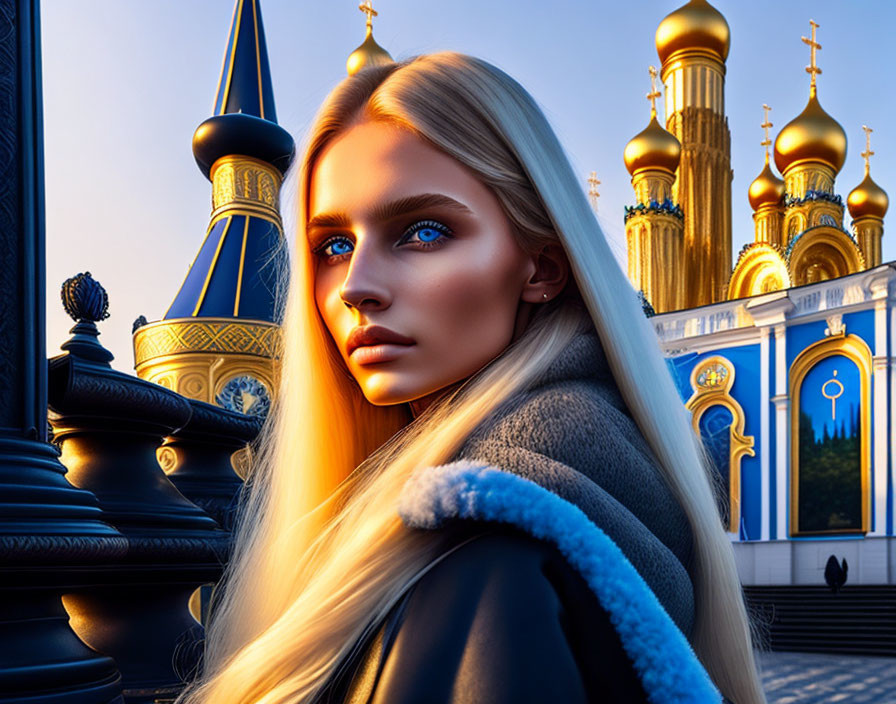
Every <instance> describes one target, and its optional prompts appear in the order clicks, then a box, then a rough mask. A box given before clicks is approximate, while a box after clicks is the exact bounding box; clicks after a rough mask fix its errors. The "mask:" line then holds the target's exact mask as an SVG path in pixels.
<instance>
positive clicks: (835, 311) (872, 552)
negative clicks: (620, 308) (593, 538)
mask: <svg viewBox="0 0 896 704" xmlns="http://www.w3.org/2000/svg"><path fill="white" fill-rule="evenodd" d="M894 281H896V263H889V264H884V265H882V266H878V267H875V268H873V269H869V270H866V271H862V272H858V273H856V274H853V275H850V276H845V277H841V278H838V279H833V280H827V281H823V282H818V283H813V284H808V285H804V286H800V287H796V288H790V289H786V290H783V291H775V292H772V293H768V294H763V295H758V296H752V297H750V298H745V299H737V300H730V301H724V302H720V303H716V304H712V305H707V306H702V307H700V308H692V309H688V310H681V311H675V312H669V313H664V314H660V315H656V316H654V317H653V318H652V319H651V320H652V322H653V323H654V326H655V329H656V332H657V335H658V338H659V340H660V343H661V346H662V347H663V349H664V351H665V353H666V354H667V356H668V363H669V366H670V368H671V370H672V371H673V374H674V377H675V379H676V382H677V384H678V389H679V392H680V394H681V398H682V401H683V402H684V403H685V404H686V406H687V407H688V409H689V410H690V411H691V413H692V418H693V423H694V428H695V430H696V431H697V432H699V434H700V436H701V438H702V439H703V441H704V445H705V446H706V448H707V451H708V453H709V454H710V456H711V458H712V460H713V464H714V465H715V468H716V470H717V471H718V473H719V477H718V479H719V483H720V486H721V490H722V494H723V496H724V498H723V499H722V500H721V502H720V503H721V504H722V506H721V508H722V511H723V515H725V519H724V520H725V524H726V528H727V530H728V532H729V534H730V536H731V540H732V543H733V547H734V551H735V556H736V559H737V564H738V570H739V572H740V576H741V580H742V582H743V584H744V585H745V586H748V585H756V586H768V585H824V583H825V578H824V570H825V564H826V561H827V560H828V558H829V557H830V556H831V555H834V556H835V557H836V558H837V559H838V561H839V560H842V559H844V558H845V559H846V560H847V562H848V564H849V565H850V567H851V569H850V571H849V582H850V584H854V585H887V584H894V583H896V568H894V565H896V539H894V535H896V525H894V506H893V503H894V465H893V458H894V452H896V419H894V414H893V410H892V408H891V399H892V398H893V396H894V392H896V374H894V369H893V363H892V358H893V357H892V355H893V353H892V345H893V339H894V334H896V284H894Z"/></svg>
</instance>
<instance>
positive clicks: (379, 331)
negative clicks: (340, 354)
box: [346, 325, 416, 355]
mask: <svg viewBox="0 0 896 704" xmlns="http://www.w3.org/2000/svg"><path fill="white" fill-rule="evenodd" d="M382 344H391V345H413V344H416V340H413V339H411V338H410V337H405V336H404V335H399V334H398V333H397V332H394V331H393V330H389V329H388V328H384V327H382V326H380V325H365V326H362V327H357V328H354V329H353V330H352V331H351V333H349V336H348V340H347V341H346V349H347V350H348V354H349V355H351V353H352V352H354V351H355V350H356V349H357V348H358V347H367V346H370V345H382Z"/></svg>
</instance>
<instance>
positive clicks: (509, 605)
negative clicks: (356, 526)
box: [321, 524, 647, 704]
mask: <svg viewBox="0 0 896 704" xmlns="http://www.w3.org/2000/svg"><path fill="white" fill-rule="evenodd" d="M451 532H452V534H453V535H452V536H451V538H450V539H449V540H450V542H452V543H454V545H453V546H452V547H455V548H456V549H454V550H453V551H452V552H450V554H448V555H447V557H445V558H444V559H443V560H441V561H440V562H439V563H438V564H437V565H435V567H433V568H432V569H431V570H430V571H429V572H427V573H426V574H425V575H424V576H423V578H422V579H421V580H420V581H419V582H418V583H417V584H416V585H415V586H414V587H412V588H411V589H410V590H409V591H408V592H407V593H406V594H405V596H404V597H403V598H402V599H401V601H400V602H399V603H398V604H396V606H395V607H393V609H392V611H391V612H390V614H389V616H388V618H387V619H386V620H385V621H384V622H383V623H382V624H381V625H380V627H379V628H378V629H377V630H376V631H375V632H374V633H372V634H371V635H370V636H369V637H368V638H367V639H365V641H364V642H363V643H362V644H361V645H360V647H358V648H357V649H356V652H355V653H354V655H353V657H351V658H350V659H349V660H347V661H346V662H345V663H343V665H342V667H341V668H340V671H339V675H338V677H337V678H336V680H335V681H334V682H333V683H332V685H331V686H330V688H329V689H328V691H327V692H326V693H325V694H324V696H323V698H322V699H321V701H322V702H326V703H327V704H337V703H338V704H342V703H343V702H345V703H346V704H348V703H351V704H426V703H432V704H474V703H476V704H484V703H492V704H502V703H504V702H506V703H507V704H511V703H513V704H526V703H527V702H532V703H533V704H534V703H537V702H564V703H566V704H586V703H587V702H605V703H606V704H617V703H618V704H640V703H641V702H646V701H647V697H646V694H645V693H644V689H643V687H642V686H641V682H640V680H639V678H638V676H637V674H636V673H635V671H634V669H633V667H632V663H631V661H630V660H629V658H628V656H627V655H626V654H625V652H624V650H623V649H622V645H621V643H620V640H619V636H618V635H617V633H616V631H615V630H614V628H613V626H612V624H611V623H610V621H609V619H608V616H607V613H606V611H604V609H603V608H602V607H601V605H600V603H599V602H598V600H597V598H596V597H595V595H594V593H593V592H592V591H591V589H590V588H589V587H588V585H587V584H586V583H585V581H584V579H583V578H582V576H581V575H580V574H579V573H578V572H577V571H576V570H575V569H573V568H572V567H571V566H570V565H569V563H568V562H567V561H566V559H564V557H563V556H562V555H561V554H560V553H559V552H558V550H557V548H556V547H555V546H553V545H551V544H549V543H547V542H545V541H541V540H537V539H535V538H533V537H531V536H529V535H526V534H525V533H523V532H521V531H519V530H517V529H514V528H511V527H507V526H496V525H494V524H492V525H491V526H488V527H480V526H478V525H477V526H475V527H474V526H465V527H459V526H458V527H456V528H454V529H452V531H451ZM471 534H472V535H471ZM450 549H451V548H450V547H447V545H446V551H448V550H450Z"/></svg>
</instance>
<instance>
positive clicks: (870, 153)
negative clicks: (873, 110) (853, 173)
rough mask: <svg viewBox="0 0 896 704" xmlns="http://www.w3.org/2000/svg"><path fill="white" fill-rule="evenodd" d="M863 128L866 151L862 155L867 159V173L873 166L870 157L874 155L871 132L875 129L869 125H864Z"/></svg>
mask: <svg viewBox="0 0 896 704" xmlns="http://www.w3.org/2000/svg"><path fill="white" fill-rule="evenodd" d="M862 129H863V130H865V151H863V152H862V154H861V157H862V158H863V159H864V160H865V173H866V174H867V173H868V170H869V169H870V168H871V162H870V158H871V157H872V156H874V152H873V151H871V133H872V132H874V130H873V129H871V128H870V127H868V126H867V125H862Z"/></svg>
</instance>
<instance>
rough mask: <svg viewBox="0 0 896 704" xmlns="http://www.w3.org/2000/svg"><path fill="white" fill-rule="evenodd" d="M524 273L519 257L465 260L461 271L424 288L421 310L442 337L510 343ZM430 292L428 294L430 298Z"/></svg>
mask: <svg viewBox="0 0 896 704" xmlns="http://www.w3.org/2000/svg"><path fill="white" fill-rule="evenodd" d="M520 278H521V274H520V268H519V266H518V262H516V260H515V258H514V257H511V256H508V255H507V254H506V253H493V252H489V253H487V254H484V255H478V256H468V257H464V258H463V260H462V262H460V263H459V265H457V266H452V267H450V269H449V270H447V271H444V272H438V273H433V274H432V275H431V277H429V278H428V281H427V282H425V283H423V284H422V288H421V290H420V293H421V294H422V295H425V296H426V297H427V298H428V300H421V301H420V304H421V308H422V309H423V310H429V311H431V314H430V315H428V316H427V318H428V322H431V323H432V325H433V326H434V327H435V328H436V330H434V332H436V333H437V334H439V333H441V334H439V336H440V337H452V338H453V339H454V340H455V342H456V341H457V340H458V338H457V335H462V337H461V338H459V339H462V340H465V341H468V342H475V343H477V344H476V346H477V347H479V346H480V345H479V344H478V343H479V342H480V341H481V342H482V343H483V345H485V346H489V345H492V346H493V345H495V344H497V343H499V342H503V343H506V342H507V340H505V339H504V338H507V337H508V336H509V335H510V334H511V332H512V329H513V324H514V321H515V314H516V310H517V306H518V303H519V297H520V288H521V283H520ZM424 292H425V293H424Z"/></svg>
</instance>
